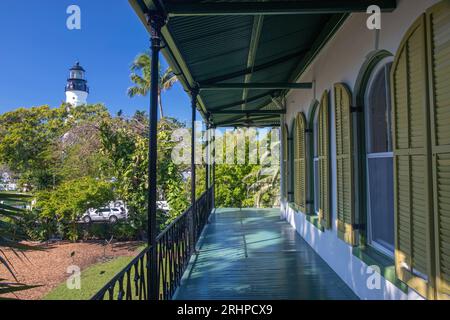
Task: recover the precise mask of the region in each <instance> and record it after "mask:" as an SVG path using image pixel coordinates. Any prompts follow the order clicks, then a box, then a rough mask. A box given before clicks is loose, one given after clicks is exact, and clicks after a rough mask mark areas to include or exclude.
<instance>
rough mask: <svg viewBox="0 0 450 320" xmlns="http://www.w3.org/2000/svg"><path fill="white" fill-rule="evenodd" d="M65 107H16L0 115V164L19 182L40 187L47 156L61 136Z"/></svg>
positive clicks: (44, 173)
mask: <svg viewBox="0 0 450 320" xmlns="http://www.w3.org/2000/svg"><path fill="white" fill-rule="evenodd" d="M66 117H67V113H66V111H65V108H57V109H50V108H49V107H48V106H41V107H33V108H30V109H25V108H20V109H17V110H15V111H12V112H8V113H5V114H3V115H1V116H0V163H3V164H5V165H7V166H8V167H9V168H11V169H13V170H14V173H16V174H19V175H20V176H21V178H22V181H26V182H29V183H33V184H34V185H38V186H40V185H41V184H45V181H46V180H47V179H48V176H51V174H50V173H49V172H48V170H47V169H48V167H49V165H50V166H51V164H49V163H48V158H47V153H48V150H49V148H50V147H51V144H52V142H53V141H55V140H56V139H57V137H59V136H60V135H61V133H62V132H63V130H64V127H65V121H64V119H65V118H66Z"/></svg>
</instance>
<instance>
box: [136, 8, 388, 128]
mask: <svg viewBox="0 0 450 320" xmlns="http://www.w3.org/2000/svg"><path fill="white" fill-rule="evenodd" d="M130 3H131V5H132V6H133V8H134V9H135V11H136V12H137V14H138V16H139V17H140V19H141V20H142V22H143V23H144V24H145V25H146V18H145V14H146V13H148V12H149V11H150V10H157V11H159V12H160V13H161V14H163V15H164V16H166V17H167V24H166V25H165V26H164V27H163V29H162V35H163V40H164V45H165V46H164V48H163V50H162V52H163V54H164V56H165V58H166V60H167V61H168V63H169V64H170V65H171V67H172V68H173V70H174V71H175V73H177V74H178V75H179V78H180V80H181V82H182V84H183V86H184V88H185V90H186V91H187V92H188V93H190V91H191V89H192V88H195V87H199V89H200V94H199V99H198V108H199V110H200V112H201V113H202V115H203V117H204V118H205V119H208V120H209V121H210V122H212V123H213V124H215V125H216V126H276V125H279V123H280V114H281V113H282V112H283V111H282V110H281V109H280V104H279V103H276V102H274V99H276V100H278V101H280V98H281V97H283V96H284V95H285V94H286V93H287V92H288V91H289V90H292V89H295V90H311V89H310V88H311V84H308V83H306V84H295V82H296V79H298V77H299V76H300V74H301V73H302V71H304V70H305V68H306V67H307V66H308V64H309V63H310V62H311V60H312V58H314V57H315V55H316V54H317V53H318V52H319V51H320V49H321V48H322V47H323V45H324V44H325V43H326V42H327V41H328V40H329V39H330V37H331V36H332V35H333V34H334V32H335V31H336V30H337V29H338V28H339V27H340V26H341V24H342V23H343V21H344V20H345V19H346V17H347V16H348V13H349V12H352V11H365V10H366V8H367V7H368V6H369V5H370V4H378V5H380V6H381V7H382V8H383V9H386V10H392V9H393V8H395V0H394V1H391V0H381V1H380V0H378V1H377V0H370V1H368V0H359V1H358V0H355V1H349V0H345V1H342V0H333V1H320V0H314V1H310V0H302V1H295V0H291V1H273V0H272V1H270V0H268V1H262V2H261V1H238V0H228V1H223V0H222V1H204V0H203V1H186V0H170V1H169V0H130ZM146 27H147V29H149V27H148V26H147V25H146ZM149 31H150V30H149ZM254 110H271V111H264V112H252V111H254ZM273 110H277V111H273ZM247 111H248V113H247Z"/></svg>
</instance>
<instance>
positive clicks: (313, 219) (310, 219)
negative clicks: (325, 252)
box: [289, 202, 325, 232]
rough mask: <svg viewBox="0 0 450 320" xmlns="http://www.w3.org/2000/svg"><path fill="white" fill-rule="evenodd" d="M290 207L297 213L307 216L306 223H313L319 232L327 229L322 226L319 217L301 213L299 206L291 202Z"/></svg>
mask: <svg viewBox="0 0 450 320" xmlns="http://www.w3.org/2000/svg"><path fill="white" fill-rule="evenodd" d="M289 207H290V208H291V209H292V210H294V211H296V212H297V213H299V214H303V215H304V216H305V218H306V221H308V222H309V223H311V224H312V225H313V226H314V227H316V228H317V229H318V230H319V231H322V232H324V230H325V229H324V228H323V227H322V226H321V225H320V222H319V217H318V216H316V215H309V214H304V213H303V212H301V211H300V210H299V209H298V207H297V205H296V204H295V203H293V202H289Z"/></svg>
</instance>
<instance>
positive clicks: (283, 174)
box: [279, 114, 287, 214]
mask: <svg viewBox="0 0 450 320" xmlns="http://www.w3.org/2000/svg"><path fill="white" fill-rule="evenodd" d="M285 121H286V120H285V116H284V114H283V115H281V116H280V124H281V125H280V137H281V139H280V141H281V148H280V157H279V159H280V204H281V211H282V214H284V213H285V211H286V208H287V201H286V198H285V195H286V194H287V190H286V172H285V169H286V168H285V167H284V162H285V161H286V159H285V158H284V156H285V154H284V152H283V151H284V148H287V146H285V145H284V142H285V137H284V134H285V130H284V125H285V124H284V123H285Z"/></svg>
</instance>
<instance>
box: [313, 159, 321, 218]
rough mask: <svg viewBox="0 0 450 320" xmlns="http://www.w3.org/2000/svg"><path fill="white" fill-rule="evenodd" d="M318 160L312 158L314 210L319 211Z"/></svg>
mask: <svg viewBox="0 0 450 320" xmlns="http://www.w3.org/2000/svg"><path fill="white" fill-rule="evenodd" d="M319 192H320V190H319V160H318V159H314V212H319Z"/></svg>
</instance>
